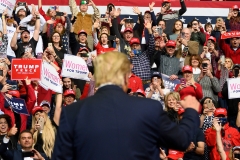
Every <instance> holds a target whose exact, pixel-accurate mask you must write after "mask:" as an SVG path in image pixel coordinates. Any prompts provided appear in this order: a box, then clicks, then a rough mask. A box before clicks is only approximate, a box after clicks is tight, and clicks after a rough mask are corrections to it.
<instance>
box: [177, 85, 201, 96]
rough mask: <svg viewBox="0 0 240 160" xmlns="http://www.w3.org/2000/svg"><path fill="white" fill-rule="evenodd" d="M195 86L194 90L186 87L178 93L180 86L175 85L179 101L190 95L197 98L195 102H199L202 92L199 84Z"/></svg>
mask: <svg viewBox="0 0 240 160" xmlns="http://www.w3.org/2000/svg"><path fill="white" fill-rule="evenodd" d="M195 86H196V87H197V89H194V87H192V86H188V87H185V88H183V89H182V90H181V91H180V92H179V91H178V88H179V87H180V84H177V86H176V88H175V91H176V92H179V94H180V97H181V99H184V98H185V97H186V96H188V95H191V96H194V97H196V98H197V100H200V99H202V98H203V92H202V86H201V85H200V84H199V83H195Z"/></svg>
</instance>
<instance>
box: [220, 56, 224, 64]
mask: <svg viewBox="0 0 240 160" xmlns="http://www.w3.org/2000/svg"><path fill="white" fill-rule="evenodd" d="M220 59H221V62H222V64H224V63H225V56H224V55H221V57H220Z"/></svg>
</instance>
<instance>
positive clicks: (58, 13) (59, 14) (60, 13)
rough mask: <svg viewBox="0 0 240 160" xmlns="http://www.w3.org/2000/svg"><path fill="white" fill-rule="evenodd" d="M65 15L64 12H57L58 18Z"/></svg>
mask: <svg viewBox="0 0 240 160" xmlns="http://www.w3.org/2000/svg"><path fill="white" fill-rule="evenodd" d="M63 15H64V13H63V12H56V16H63Z"/></svg>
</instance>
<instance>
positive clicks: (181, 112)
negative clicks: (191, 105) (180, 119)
mask: <svg viewBox="0 0 240 160" xmlns="http://www.w3.org/2000/svg"><path fill="white" fill-rule="evenodd" d="M184 112H185V109H183V108H182V107H181V108H179V110H178V115H181V114H183V113H184Z"/></svg>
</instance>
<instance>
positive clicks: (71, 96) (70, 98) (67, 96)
mask: <svg viewBox="0 0 240 160" xmlns="http://www.w3.org/2000/svg"><path fill="white" fill-rule="evenodd" d="M75 96H76V93H75V91H74V90H72V89H67V90H65V91H64V93H63V101H64V106H67V105H70V104H72V103H73V102H76V99H75Z"/></svg>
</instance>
